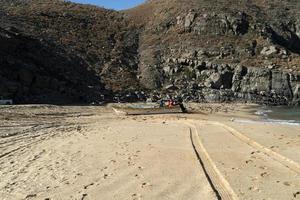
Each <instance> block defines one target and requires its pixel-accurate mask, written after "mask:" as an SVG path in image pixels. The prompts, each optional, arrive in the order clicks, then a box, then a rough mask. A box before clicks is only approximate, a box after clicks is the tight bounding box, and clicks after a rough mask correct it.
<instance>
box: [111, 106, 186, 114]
mask: <svg viewBox="0 0 300 200" xmlns="http://www.w3.org/2000/svg"><path fill="white" fill-rule="evenodd" d="M112 109H113V110H114V112H115V113H116V114H118V115H152V114H169V113H183V112H186V110H185V108H184V107H183V105H174V106H160V105H159V104H131V105H127V106H118V105H116V106H113V107H112Z"/></svg>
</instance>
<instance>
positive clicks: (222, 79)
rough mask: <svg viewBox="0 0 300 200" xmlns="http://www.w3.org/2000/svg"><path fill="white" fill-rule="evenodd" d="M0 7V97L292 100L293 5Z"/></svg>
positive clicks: (297, 66)
mask: <svg viewBox="0 0 300 200" xmlns="http://www.w3.org/2000/svg"><path fill="white" fill-rule="evenodd" d="M0 5H1V7H0V17H1V22H0V27H2V28H1V29H0V40H1V47H0V66H1V68H0V84H1V85H0V94H1V95H0V96H5V97H8V98H13V99H16V101H18V102H29V103H30V102H50V103H51V102H59V101H61V102H65V101H69V102H91V101H103V100H107V101H111V100H113V99H120V98H121V99H123V100H124V101H129V100H137V99H145V98H146V97H152V98H153V99H155V98H160V96H164V95H166V94H172V95H173V96H180V97H181V98H183V99H184V100H186V101H201V102H212V101H214V102H220V101H222V102H224V101H242V102H245V101H247V102H256V103H264V104H274V105H282V104H291V103H293V104H299V102H300V91H299V87H300V12H299V10H300V2H299V1H297V0H286V1H279V0H275V1H271V0H264V1H261V0H249V1H242V0H217V1H213V2H212V1H207V0H151V1H147V2H146V3H145V4H143V5H141V6H138V7H136V8H133V9H130V10H126V11H121V12H116V11H112V10H105V9H102V8H98V7H93V6H85V5H78V4H74V3H70V2H64V1H48V0H43V1H42V0H27V1H21V0H4V1H3V2H1V3H0ZM2 44H3V45H2ZM114 97H115V98H114Z"/></svg>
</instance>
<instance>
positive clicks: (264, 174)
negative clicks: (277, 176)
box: [260, 172, 270, 177]
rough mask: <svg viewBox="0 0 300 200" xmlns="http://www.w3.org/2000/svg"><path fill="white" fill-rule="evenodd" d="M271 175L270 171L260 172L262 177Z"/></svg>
mask: <svg viewBox="0 0 300 200" xmlns="http://www.w3.org/2000/svg"><path fill="white" fill-rule="evenodd" d="M269 175H270V174H269V173H268V172H263V173H261V174H260V176H261V177H266V176H269Z"/></svg>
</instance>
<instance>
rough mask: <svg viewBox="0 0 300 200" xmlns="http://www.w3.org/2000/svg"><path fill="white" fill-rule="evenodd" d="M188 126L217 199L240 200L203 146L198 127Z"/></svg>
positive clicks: (193, 143)
mask: <svg viewBox="0 0 300 200" xmlns="http://www.w3.org/2000/svg"><path fill="white" fill-rule="evenodd" d="M186 124H187V125H188V126H189V127H190V138H191V142H192V146H193V148H194V151H195V153H196V156H197V158H198V160H199V162H200V164H201V166H202V169H203V171H204V173H205V175H206V177H207V179H208V181H209V183H210V185H211V187H212V189H213V191H214V192H215V194H216V196H217V198H218V199H222V200H223V199H224V200H238V197H237V195H236V194H235V192H234V190H233V189H232V188H231V186H230V184H229V183H228V181H227V180H226V179H225V178H224V177H223V175H222V174H221V172H220V171H219V169H218V168H217V166H216V165H215V163H214V162H213V160H212V159H211V157H210V156H209V154H208V152H207V150H206V149H205V147H204V145H203V144H202V142H201V140H200V138H199V136H198V131H197V129H196V127H195V126H194V125H193V124H191V123H186Z"/></svg>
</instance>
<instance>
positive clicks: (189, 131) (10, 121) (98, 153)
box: [0, 104, 300, 200]
mask: <svg viewBox="0 0 300 200" xmlns="http://www.w3.org/2000/svg"><path fill="white" fill-rule="evenodd" d="M253 109H255V105H248V106H245V105H237V104H235V105H225V104H224V105H221V104H191V105H189V110H191V111H193V114H168V115H147V116H141V115H139V116H117V115H115V113H113V111H112V109H111V108H110V107H88V106H87V107H83V106H77V107H76V106H72V107H59V106H47V105H36V106H3V107H0V112H1V115H0V199H3V200H4V199H9V200H15V199H42V200H46V199H48V200H53V199H59V200H60V199H61V200H65V199H78V200H82V199H84V200H88V199H93V200H94V199H182V200H185V199H204V200H210V199H253V200H254V199H255V200H257V199H272V200H273V199H278V200H281V199H284V200H285V199H287V200H288V199H291V200H292V199H300V126H289V125H276V124H266V123H242V122H239V120H236V119H247V120H257V118H256V117H255V116H252V115H249V111H251V112H252V111H253Z"/></svg>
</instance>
